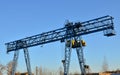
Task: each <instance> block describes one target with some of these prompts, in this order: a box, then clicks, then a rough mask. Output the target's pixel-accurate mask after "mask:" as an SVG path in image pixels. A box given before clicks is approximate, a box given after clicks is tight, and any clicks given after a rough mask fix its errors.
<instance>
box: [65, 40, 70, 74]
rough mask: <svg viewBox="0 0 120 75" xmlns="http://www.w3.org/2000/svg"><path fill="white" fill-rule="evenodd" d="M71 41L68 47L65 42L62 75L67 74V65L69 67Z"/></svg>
mask: <svg viewBox="0 0 120 75" xmlns="http://www.w3.org/2000/svg"><path fill="white" fill-rule="evenodd" d="M71 47H72V46H71V40H70V46H69V47H68V46H67V40H66V42H65V61H64V63H63V65H64V75H68V73H69V65H70V57H71V49H72V48H71Z"/></svg>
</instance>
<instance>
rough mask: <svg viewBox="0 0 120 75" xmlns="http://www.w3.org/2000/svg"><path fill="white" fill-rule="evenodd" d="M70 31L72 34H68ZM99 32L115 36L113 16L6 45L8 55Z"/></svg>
mask: <svg viewBox="0 0 120 75" xmlns="http://www.w3.org/2000/svg"><path fill="white" fill-rule="evenodd" d="M68 30H69V31H71V32H70V33H68V34H66V31H68ZM99 31H104V35H105V36H112V35H115V31H114V26H113V17H112V16H109V15H107V16H103V17H99V18H96V19H92V20H89V21H85V22H76V23H73V22H68V23H67V24H66V25H65V27H63V28H60V29H56V30H52V31H49V32H44V33H41V34H38V35H34V36H31V37H26V38H23V39H20V40H16V41H12V42H8V43H6V46H7V53H8V52H11V51H15V50H19V49H24V48H28V47H33V46H37V45H42V44H46V43H50V42H54V41H61V40H64V39H68V38H71V37H76V36H82V35H87V34H90V33H95V32H99Z"/></svg>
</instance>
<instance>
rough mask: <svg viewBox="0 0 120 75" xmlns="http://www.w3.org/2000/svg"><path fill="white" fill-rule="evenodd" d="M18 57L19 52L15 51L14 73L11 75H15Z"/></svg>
mask: <svg viewBox="0 0 120 75" xmlns="http://www.w3.org/2000/svg"><path fill="white" fill-rule="evenodd" d="M18 56H19V50H15V52H14V58H13V63H12V72H11V73H12V74H11V75H15V72H16V66H17V60H18Z"/></svg>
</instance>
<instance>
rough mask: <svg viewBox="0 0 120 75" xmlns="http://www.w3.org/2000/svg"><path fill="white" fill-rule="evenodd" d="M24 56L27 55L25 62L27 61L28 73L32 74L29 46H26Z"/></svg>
mask: <svg viewBox="0 0 120 75" xmlns="http://www.w3.org/2000/svg"><path fill="white" fill-rule="evenodd" d="M24 56H25V62H26V66H27V71H28V75H32V72H31V65H30V58H29V52H28V49H27V48H24Z"/></svg>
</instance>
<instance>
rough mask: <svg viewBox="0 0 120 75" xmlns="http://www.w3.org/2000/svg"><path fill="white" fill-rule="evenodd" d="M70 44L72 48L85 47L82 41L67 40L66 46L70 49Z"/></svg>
mask: <svg viewBox="0 0 120 75" xmlns="http://www.w3.org/2000/svg"><path fill="white" fill-rule="evenodd" d="M70 44H72V48H77V47H81V45H82V46H86V43H85V41H84V40H78V41H77V40H67V43H66V46H67V47H70Z"/></svg>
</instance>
